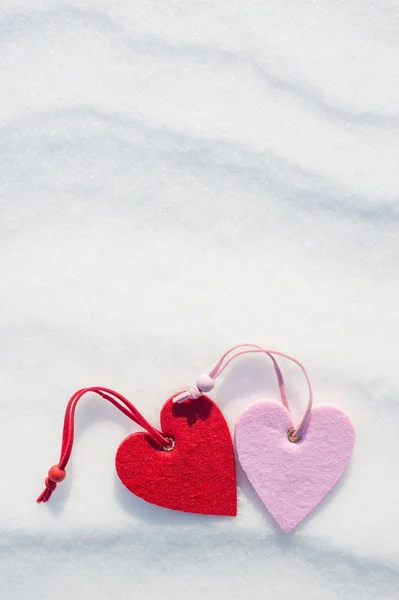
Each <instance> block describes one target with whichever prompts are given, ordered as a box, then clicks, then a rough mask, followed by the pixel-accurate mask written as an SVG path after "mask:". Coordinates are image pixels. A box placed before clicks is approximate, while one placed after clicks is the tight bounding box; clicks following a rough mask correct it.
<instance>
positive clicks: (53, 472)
mask: <svg viewBox="0 0 399 600" xmlns="http://www.w3.org/2000/svg"><path fill="white" fill-rule="evenodd" d="M65 476H66V472H65V471H63V469H60V468H59V466H58V465H54V466H53V467H51V469H50V470H49V472H48V477H47V478H46V481H45V482H44V485H45V486H46V487H45V488H44V490H43V491H42V493H41V494H40V496H39V497H38V499H37V500H36V502H38V503H39V504H40V503H41V502H47V501H48V500H50V497H51V494H52V493H53V492H54V490H55V488H56V487H57V483H61V481H63V480H64V479H65Z"/></svg>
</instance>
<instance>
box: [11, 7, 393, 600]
mask: <svg viewBox="0 0 399 600" xmlns="http://www.w3.org/2000/svg"><path fill="white" fill-rule="evenodd" d="M398 64H399V3H398V1H393V0H391V1H390V0H380V1H379V2H375V1H373V2H372V1H370V0H349V1H346V2H344V1H338V0H337V1H333V0H319V1H310V0H305V1H303V2H292V1H289V0H271V1H269V2H256V1H255V0H246V1H244V0H229V1H227V0H214V1H213V2H209V1H203V2H195V1H194V0H191V1H190V0H187V1H170V0H164V1H160V0H159V1H157V0H147V1H139V0H135V1H132V0H129V1H128V0H119V1H111V0H80V1H79V2H77V1H74V2H67V1H65V2H63V1H62V0H36V1H35V2H32V1H31V0H3V2H2V3H1V9H0V92H1V96H0V97H1V103H0V152H1V155H0V194H1V198H0V206H1V224H0V227H1V266H0V346H1V352H0V374H1V400H0V402H1V426H0V427H1V438H0V439H1V441H0V450H1V452H0V473H1V496H0V507H1V510H0V529H1V539H0V552H1V556H0V575H1V576H0V597H1V600H19V599H25V598H26V599H29V600H49V599H50V598H56V599H57V600H66V599H73V600H81V599H83V598H85V599H88V598H93V599H94V598H95V599H96V600H103V599H104V600H105V599H110V598H112V599H113V598H115V599H117V600H124V599H131V598H140V599H146V600H147V599H150V600H151V599H158V598H168V599H171V600H180V599H184V600H186V599H187V600H192V599H200V598H201V599H203V598H204V597H207V598H212V599H215V600H216V599H218V600H224V599H243V598H259V597H260V598H270V599H273V600H275V599H279V598H296V599H298V600H305V599H306V600H313V599H314V600H320V599H323V600H324V599H327V600H335V599H338V598H353V599H355V600H368V599H373V600H375V599H376V598H377V599H378V600H390V599H397V598H398V594H399V592H398V590H399V542H398V536H399V510H398V506H399V478H398V456H399V453H398V444H399V433H398V425H399V419H398V416H399V370H398V338H399V318H398V314H399V313H398V305H399V304H398V301H399V297H398V296H399V294H398V266H399V261H398V252H399V235H398V224H399V206H398V184H399V168H398V158H399V152H398V150H399V149H398V133H399V101H398V93H399V78H398ZM240 341H250V342H254V343H259V344H263V345H266V346H268V347H271V348H273V347H274V348H276V349H280V350H283V351H286V352H289V353H291V354H293V355H295V356H296V357H297V358H298V359H300V360H302V361H303V362H304V363H305V364H306V366H307V367H308V369H309V373H310V375H311V378H312V381H313V384H314V390H315V403H316V404H323V403H333V404H336V405H337V406H339V407H340V408H342V409H343V410H345V411H346V412H347V413H348V414H349V415H350V417H351V419H352V420H353V422H354V425H355V428H356V433H357V439H356V446H355V452H354V456H353V460H352V463H351V465H350V467H349V469H348V471H347V472H346V474H345V475H344V477H343V479H342V481H341V482H340V483H339V484H338V486H337V487H336V489H335V490H334V491H333V492H332V493H331V494H330V495H329V497H328V498H327V499H326V500H325V501H324V502H323V503H322V505H321V506H320V507H319V508H318V509H317V510H316V511H314V513H313V514H312V515H311V516H310V517H309V518H308V519H306V520H305V521H304V522H303V523H302V524H301V525H300V526H299V527H298V528H297V529H296V530H295V531H294V532H293V533H291V534H289V535H286V534H283V533H281V532H280V531H279V530H278V529H277V527H276V526H275V525H274V523H273V521H272V519H271V517H270V516H269V515H268V514H267V512H266V510H265V509H264V507H263V506H262V505H261V503H260V501H259V500H258V499H257V497H256V495H255V493H254V491H253V490H252V489H251V488H250V487H249V485H248V484H247V483H246V480H245V477H244V476H243V474H242V472H241V470H239V513H238V516H237V518H236V519H229V518H217V517H214V518H213V517H204V516H199V515H189V514H182V513H177V512H176V513H175V512H173V511H168V510H166V509H161V508H158V507H155V506H151V505H149V504H146V503H145V502H143V501H141V500H139V499H137V498H135V497H134V496H133V495H131V494H130V493H129V492H128V491H127V490H125V489H124V488H123V486H122V484H121V483H120V482H119V480H118V479H117V476H116V473H115V468H114V457H115V452H116V449H117V446H118V444H119V443H120V442H121V441H122V439H123V438H124V437H125V436H126V435H127V434H129V433H130V432H132V431H136V430H138V429H137V428H135V426H134V425H133V424H132V423H131V422H130V421H129V420H128V419H126V418H125V417H124V416H123V415H121V414H120V413H118V411H116V410H115V409H114V408H113V407H112V406H110V405H108V403H106V402H105V401H103V400H101V399H99V398H95V397H93V396H91V397H87V398H85V399H83V400H82V401H81V404H80V406H79V407H78V410H77V413H76V425H77V437H76V443H75V446H74V451H73V454H72V460H71V462H70V464H69V466H68V476H67V479H66V480H65V482H64V483H63V484H61V485H60V486H59V487H58V489H57V490H56V491H55V492H54V495H53V497H52V498H51V500H50V502H49V503H48V504H46V505H45V504H42V505H38V504H36V502H35V499H36V497H37V496H38V494H39V493H40V492H41V491H42V489H43V481H44V478H45V477H46V473H47V470H48V468H49V467H50V466H51V465H52V464H54V463H56V462H57V460H58V457H59V449H60V443H61V429H62V420H63V414H64V409H65V405H66V402H67V400H68V398H69V396H70V395H71V394H72V393H73V392H74V391H75V390H76V389H78V388H79V387H82V386H87V385H106V386H110V387H113V388H115V389H117V390H119V391H120V392H122V393H124V394H125V395H127V396H128V397H129V398H130V399H131V400H132V401H133V402H134V403H136V404H137V406H138V408H140V409H141V410H142V411H143V412H144V414H145V416H146V417H147V418H149V419H150V420H151V422H152V423H153V424H154V425H158V424H159V423H158V416H159V410H160V408H161V406H162V405H163V403H164V401H165V400H166V399H167V398H168V397H169V395H170V394H172V393H174V392H176V391H178V390H181V389H184V388H185V387H186V386H188V385H193V384H194V382H195V380H196V378H197V376H198V375H199V374H200V373H202V372H204V371H207V370H208V369H210V368H211V367H212V366H213V364H214V362H215V361H216V360H217V359H218V357H219V356H220V354H221V353H222V352H223V351H224V350H225V349H226V348H227V347H228V346H229V345H232V344H234V343H237V342H240ZM282 367H283V369H284V373H285V376H286V378H287V381H288V387H289V392H290V397H291V400H292V403H293V406H294V410H295V414H296V415H297V416H299V415H300V414H301V410H303V409H304V408H305V405H306V387H305V384H304V381H303V378H302V377H301V374H300V372H297V370H296V368H295V367H293V366H290V365H289V364H287V363H286V362H283V363H282ZM212 395H213V398H214V399H215V400H216V402H217V403H218V404H219V406H220V407H221V409H222V410H223V412H224V414H225V415H226V418H227V420H228V423H229V425H230V427H231V431H233V428H234V423H235V420H236V419H237V417H238V416H239V415H240V414H241V412H242V411H243V410H244V409H245V408H247V407H248V406H250V404H251V403H252V402H253V401H254V400H257V399H260V398H268V397H277V388H276V383H275V380H274V376H273V370H272V368H271V365H270V361H268V360H267V359H266V357H265V358H262V357H252V358H243V359H239V360H237V362H236V364H235V366H232V367H231V368H229V369H228V370H227V371H226V372H225V374H224V375H223V377H222V378H221V380H220V381H219V383H218V385H217V386H216V388H215V391H214V393H213V394H212Z"/></svg>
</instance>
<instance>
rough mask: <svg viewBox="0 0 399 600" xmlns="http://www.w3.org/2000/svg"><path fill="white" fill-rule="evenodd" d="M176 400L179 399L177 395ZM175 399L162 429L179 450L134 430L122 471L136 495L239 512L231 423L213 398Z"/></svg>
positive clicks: (122, 451) (120, 462)
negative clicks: (168, 449) (180, 401)
mask: <svg viewBox="0 0 399 600" xmlns="http://www.w3.org/2000/svg"><path fill="white" fill-rule="evenodd" d="M172 398H173V397H172ZM172 398H170V399H169V400H168V401H167V402H166V404H165V405H164V407H163V408H162V411H161V416H160V421H161V430H162V432H163V434H164V435H165V436H170V437H172V438H173V439H174V442H175V448H174V449H173V450H172V451H170V452H168V451H165V450H163V449H162V448H160V447H159V446H158V445H157V444H156V443H155V442H154V441H153V439H152V438H151V437H150V436H149V435H148V434H147V433H134V434H133V435H130V436H129V437H128V438H126V439H125V440H124V441H123V442H122V444H121V445H120V446H119V448H118V452H117V455H116V461H115V462H116V470H117V472H118V475H119V477H120V479H121V481H122V483H123V484H124V485H125V486H126V487H127V488H128V489H129V490H130V491H131V492H133V493H134V494H136V496H139V497H140V498H143V499H144V500H147V502H151V503H152V504H158V505H159V506H164V507H166V508H171V509H174V510H180V511H184V512H192V513H201V514H210V515H227V516H235V515H236V514H237V488H236V470H235V459H234V450H233V443H232V439H231V435H230V431H229V429H228V426H227V423H226V421H225V419H224V417H223V415H222V413H221V411H220V410H219V408H218V407H217V406H216V404H215V403H214V402H213V401H212V400H211V399H210V398H208V397H207V396H201V397H199V398H197V399H196V400H190V401H188V402H184V403H182V404H173V402H172Z"/></svg>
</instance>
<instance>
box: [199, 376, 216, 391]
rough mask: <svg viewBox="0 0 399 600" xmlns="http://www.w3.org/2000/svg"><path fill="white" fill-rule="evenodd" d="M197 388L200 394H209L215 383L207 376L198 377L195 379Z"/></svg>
mask: <svg viewBox="0 0 399 600" xmlns="http://www.w3.org/2000/svg"><path fill="white" fill-rule="evenodd" d="M196 385H197V388H198V389H199V390H201V392H210V391H211V390H213V388H214V387H215V382H214V380H213V379H212V377H209V375H205V374H204V375H200V376H199V378H198V379H197V384H196Z"/></svg>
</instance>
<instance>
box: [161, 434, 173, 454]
mask: <svg viewBox="0 0 399 600" xmlns="http://www.w3.org/2000/svg"><path fill="white" fill-rule="evenodd" d="M165 439H167V440H169V441H170V443H171V445H170V446H162V450H165V452H172V450H174V449H175V440H174V439H173V438H172V437H169V436H168V435H165Z"/></svg>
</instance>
